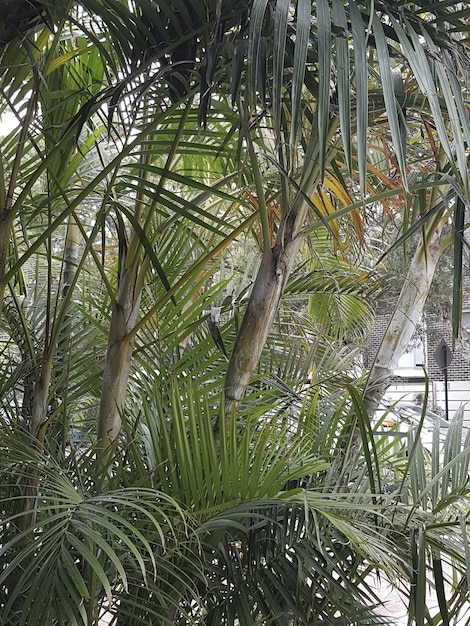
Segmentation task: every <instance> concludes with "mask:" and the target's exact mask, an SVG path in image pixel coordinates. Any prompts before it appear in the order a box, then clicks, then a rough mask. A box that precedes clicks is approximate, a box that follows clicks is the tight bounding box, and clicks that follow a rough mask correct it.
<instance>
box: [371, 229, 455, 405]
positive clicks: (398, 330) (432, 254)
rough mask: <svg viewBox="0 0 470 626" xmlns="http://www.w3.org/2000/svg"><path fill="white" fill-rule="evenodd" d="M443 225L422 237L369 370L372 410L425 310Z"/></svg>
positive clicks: (437, 257)
mask: <svg viewBox="0 0 470 626" xmlns="http://www.w3.org/2000/svg"><path fill="white" fill-rule="evenodd" d="M442 227H443V223H442V222H441V223H440V224H439V225H438V226H437V228H436V230H435V231H434V233H433V234H432V235H429V236H428V238H425V239H421V241H420V243H419V245H418V248H417V249H416V252H415V254H414V256H413V259H412V261H411V263H410V266H409V269H408V273H407V276H406V280H405V282H404V284H403V287H402V290H401V293H400V296H399V298H398V302H397V305H396V307H395V310H394V312H393V315H392V318H391V319H390V322H389V324H388V327H387V329H386V331H385V335H384V337H383V339H382V342H381V344H380V347H379V349H378V352H377V355H376V357H375V359H374V363H373V365H372V368H371V370H370V373H369V377H368V383H367V388H366V393H365V396H364V399H365V403H366V406H367V408H368V410H369V412H371V413H373V412H374V410H375V409H376V408H377V406H378V404H379V403H380V401H381V400H382V398H383V396H384V394H385V392H386V390H387V387H388V386H389V384H390V378H391V376H392V374H393V370H394V369H395V368H396V367H397V366H398V361H399V359H400V357H401V356H402V355H403V354H404V353H405V351H406V349H407V347H408V345H409V343H410V340H411V338H412V336H413V333H414V331H415V329H416V325H417V323H418V321H419V319H420V317H421V314H422V312H423V308H424V305H425V302H426V298H427V296H428V293H429V289H430V287H431V283H432V280H433V277H434V273H435V270H436V267H437V263H438V261H439V256H440V253H441V249H440V246H439V240H440V235H441V232H442Z"/></svg>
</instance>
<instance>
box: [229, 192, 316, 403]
mask: <svg viewBox="0 0 470 626" xmlns="http://www.w3.org/2000/svg"><path fill="white" fill-rule="evenodd" d="M307 210H308V204H307V202H306V201H305V200H304V199H303V198H302V197H301V196H299V197H298V198H297V200H296V201H295V202H294V205H293V207H292V210H291V211H290V212H289V213H288V214H287V215H286V216H284V218H283V219H282V220H281V223H280V226H279V231H278V236H277V239H276V243H275V245H274V246H273V247H272V248H271V249H270V250H267V251H266V252H265V253H264V254H263V259H262V261H261V265H260V268H259V270H258V274H257V276H256V279H255V283H254V285H253V289H252V292H251V297H250V300H249V302H248V307H247V309H246V313H245V316H244V318H243V322H242V324H241V326H240V330H239V332H238V335H237V339H236V341H235V345H234V348H233V352H232V355H231V357H230V360H229V363H228V367H227V373H226V375H225V396H226V398H227V400H229V402H238V401H240V400H241V399H242V398H243V396H244V394H245V391H246V388H247V386H248V383H249V381H250V378H251V376H252V374H253V372H254V371H255V369H256V366H257V365H258V362H259V359H260V356H261V352H262V350H263V347H264V345H265V343H266V339H267V337H268V335H269V332H270V331H271V328H272V325H273V322H274V319H275V317H276V315H277V312H278V310H279V305H280V302H281V298H282V294H283V293H284V288H285V286H286V283H287V280H288V278H289V275H290V273H291V271H292V266H293V265H294V262H295V259H296V257H297V253H298V251H299V248H300V246H301V244H302V241H303V234H302V230H301V229H302V225H303V223H304V220H305V217H306V213H307Z"/></svg>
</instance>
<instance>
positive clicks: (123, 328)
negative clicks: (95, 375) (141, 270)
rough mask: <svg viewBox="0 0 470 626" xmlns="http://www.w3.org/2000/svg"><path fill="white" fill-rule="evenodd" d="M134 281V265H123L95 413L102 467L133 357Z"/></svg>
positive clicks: (115, 428)
mask: <svg viewBox="0 0 470 626" xmlns="http://www.w3.org/2000/svg"><path fill="white" fill-rule="evenodd" d="M136 284H137V267H136V266H131V267H130V268H125V269H124V270H123V274H122V276H121V281H120V285H119V294H118V298H117V300H116V301H115V302H114V305H113V311H112V315H111V324H110V329H109V337H108V349H107V353H106V362H105V367H104V372H103V388H102V393H101V400H100V410H99V417H98V443H99V446H100V448H101V449H102V450H103V457H102V466H103V467H105V466H106V464H107V461H108V459H109V454H110V445H111V444H112V443H113V442H114V441H115V439H116V437H117V436H118V434H119V431H120V429H121V415H122V412H123V411H124V406H125V401H126V390H127V382H128V379H129V371H130V364H131V358H132V341H131V340H130V339H129V337H128V335H129V331H130V330H132V328H133V327H134V325H135V323H136V321H137V317H138V314H139V304H140V291H139V292H138V293H136Z"/></svg>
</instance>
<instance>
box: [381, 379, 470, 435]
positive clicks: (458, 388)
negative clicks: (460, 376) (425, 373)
mask: <svg viewBox="0 0 470 626" xmlns="http://www.w3.org/2000/svg"><path fill="white" fill-rule="evenodd" d="M448 386H449V387H448V397H449V417H452V415H454V413H455V412H456V411H457V409H458V408H459V407H460V406H462V405H463V406H464V415H465V417H464V420H465V426H467V427H468V428H470V380H459V381H453V382H449V383H448ZM416 394H424V383H401V384H394V385H390V387H389V388H388V389H387V393H386V394H385V399H386V400H387V401H390V402H396V401H398V400H403V401H404V402H414V403H416V400H415V396H416ZM428 408H429V409H431V410H433V409H434V410H436V409H437V410H438V412H439V413H442V415H443V416H444V414H445V391H444V382H443V381H436V382H431V383H430V385H429V399H428Z"/></svg>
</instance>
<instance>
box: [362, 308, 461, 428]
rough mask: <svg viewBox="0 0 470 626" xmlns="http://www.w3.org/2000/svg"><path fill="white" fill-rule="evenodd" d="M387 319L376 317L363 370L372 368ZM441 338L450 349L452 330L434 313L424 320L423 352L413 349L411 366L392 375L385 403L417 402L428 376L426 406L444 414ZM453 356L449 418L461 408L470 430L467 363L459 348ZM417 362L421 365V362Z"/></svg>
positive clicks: (385, 317) (450, 375)
mask: <svg viewBox="0 0 470 626" xmlns="http://www.w3.org/2000/svg"><path fill="white" fill-rule="evenodd" d="M388 320H389V317H388V316H385V315H378V316H377V318H376V322H375V325H374V329H373V332H372V333H371V336H370V338H369V342H368V344H367V346H366V350H365V354H364V363H365V365H366V367H371V365H372V363H373V359H374V357H375V355H376V353H377V350H378V348H379V346H380V342H381V340H382V337H383V335H384V333H385V330H386V328H387V324H388ZM442 339H444V341H445V342H446V344H447V345H448V346H449V348H450V349H451V350H452V330H451V327H450V324H448V323H446V322H445V321H442V320H441V318H440V317H439V316H438V315H437V314H428V315H427V317H426V333H425V339H424V350H423V351H421V350H416V351H415V354H414V355H411V356H414V357H415V358H414V361H415V364H414V366H413V367H404V368H399V369H397V370H395V372H394V374H395V375H394V376H393V378H392V381H391V385H390V387H389V388H388V390H387V393H386V395H385V398H386V399H387V400H390V401H393V402H396V401H399V400H404V401H406V402H416V401H417V399H418V400H419V396H421V397H423V396H424V391H425V385H426V383H425V380H426V374H427V376H428V384H429V397H428V406H429V408H430V409H434V410H436V411H437V412H439V413H441V414H442V415H445V385H444V374H443V372H442V371H441V370H440V369H439V366H438V364H437V361H436V358H435V353H436V350H437V348H438V346H439V344H440V342H441V341H442ZM423 352H424V354H423ZM452 353H453V358H452V361H451V363H450V365H449V367H448V369H447V372H448V374H447V377H448V409H449V415H450V417H452V415H454V414H455V412H456V411H457V410H458V409H459V407H460V406H463V407H464V412H465V423H466V426H468V427H470V362H469V361H468V360H467V359H466V358H464V355H463V352H462V350H461V349H460V347H459V346H457V347H456V349H455V350H452ZM423 357H424V358H423ZM408 360H410V359H408ZM411 360H412V359H411ZM420 361H424V362H423V363H421V362H420Z"/></svg>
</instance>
